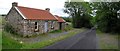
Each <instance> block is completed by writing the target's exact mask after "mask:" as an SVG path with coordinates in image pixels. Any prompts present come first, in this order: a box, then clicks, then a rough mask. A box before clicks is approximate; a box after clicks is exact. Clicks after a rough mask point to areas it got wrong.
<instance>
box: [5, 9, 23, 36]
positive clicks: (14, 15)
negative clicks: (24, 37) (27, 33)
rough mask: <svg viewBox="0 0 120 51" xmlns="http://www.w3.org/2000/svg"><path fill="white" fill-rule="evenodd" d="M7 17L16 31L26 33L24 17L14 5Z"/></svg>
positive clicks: (7, 20)
mask: <svg viewBox="0 0 120 51" xmlns="http://www.w3.org/2000/svg"><path fill="white" fill-rule="evenodd" d="M5 19H6V22H7V23H9V24H10V25H11V26H13V27H14V29H15V31H16V32H18V33H19V34H24V33H23V31H24V29H23V28H24V27H23V25H24V19H23V18H22V17H21V15H19V13H18V12H17V10H16V9H15V8H14V7H12V9H11V10H10V11H9V13H8V14H7V16H6V18H5Z"/></svg>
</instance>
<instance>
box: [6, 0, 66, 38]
mask: <svg viewBox="0 0 120 51" xmlns="http://www.w3.org/2000/svg"><path fill="white" fill-rule="evenodd" d="M6 20H7V22H8V23H9V24H10V25H11V26H13V27H14V29H15V31H16V32H17V33H18V34H20V35H23V36H27V35H29V36H30V35H33V34H41V33H47V32H50V31H53V30H58V29H60V30H64V27H65V20H63V19H62V18H60V17H59V16H57V15H52V14H51V13H50V9H49V8H46V9H45V10H42V9H35V8H29V7H23V6H18V3H17V2H13V3H12V7H11V9H10V11H9V12H8V14H7V16H6Z"/></svg>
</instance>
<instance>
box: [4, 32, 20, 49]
mask: <svg viewBox="0 0 120 51" xmlns="http://www.w3.org/2000/svg"><path fill="white" fill-rule="evenodd" d="M2 33H3V34H2V37H3V38H2V49H20V48H21V47H22V44H20V43H19V42H18V41H16V40H14V39H12V37H10V36H7V35H6V34H9V33H7V32H4V31H3V32H2Z"/></svg>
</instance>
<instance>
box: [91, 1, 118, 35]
mask: <svg viewBox="0 0 120 51" xmlns="http://www.w3.org/2000/svg"><path fill="white" fill-rule="evenodd" d="M93 6H94V9H96V10H97V12H96V13H97V15H96V23H97V25H98V28H99V29H100V30H101V31H103V32H114V33H120V19H119V18H118V16H120V15H118V13H117V12H118V11H119V10H120V2H97V3H93Z"/></svg>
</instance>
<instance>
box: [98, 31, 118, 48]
mask: <svg viewBox="0 0 120 51" xmlns="http://www.w3.org/2000/svg"><path fill="white" fill-rule="evenodd" d="M97 35H98V37H99V48H100V49H118V35H117V34H110V33H103V32H101V31H99V30H97Z"/></svg>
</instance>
